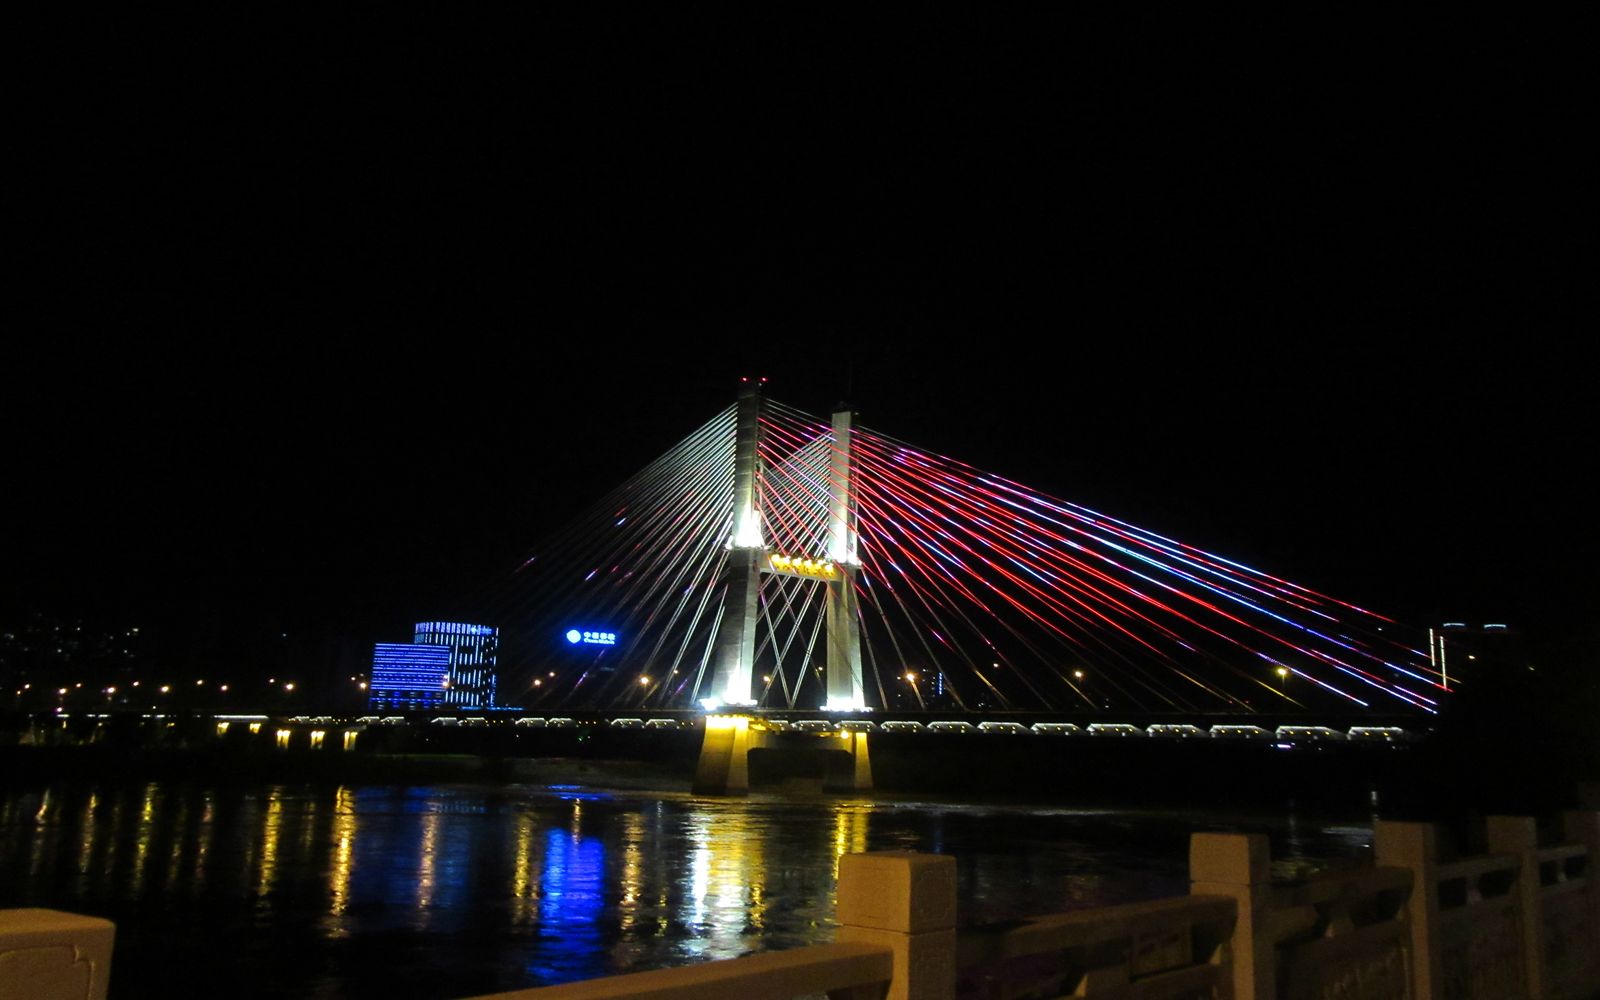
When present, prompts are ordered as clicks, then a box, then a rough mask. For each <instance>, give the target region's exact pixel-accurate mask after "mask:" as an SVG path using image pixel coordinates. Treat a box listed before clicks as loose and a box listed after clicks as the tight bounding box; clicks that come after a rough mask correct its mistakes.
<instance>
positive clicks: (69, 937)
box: [0, 910, 116, 1000]
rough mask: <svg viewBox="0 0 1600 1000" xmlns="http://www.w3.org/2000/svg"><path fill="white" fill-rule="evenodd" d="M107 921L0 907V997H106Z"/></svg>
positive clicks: (83, 999) (50, 999) (34, 999)
mask: <svg viewBox="0 0 1600 1000" xmlns="http://www.w3.org/2000/svg"><path fill="white" fill-rule="evenodd" d="M115 933H116V928H115V927H114V926H113V925H112V923H111V921H109V920H100V919H98V918H96V917H80V916H78V915H77V914H74V913H61V912H58V911H56V910H0V1000H105V996H106V983H107V981H108V980H109V978H110V976H111V942H112V937H113V935H114V934H115Z"/></svg>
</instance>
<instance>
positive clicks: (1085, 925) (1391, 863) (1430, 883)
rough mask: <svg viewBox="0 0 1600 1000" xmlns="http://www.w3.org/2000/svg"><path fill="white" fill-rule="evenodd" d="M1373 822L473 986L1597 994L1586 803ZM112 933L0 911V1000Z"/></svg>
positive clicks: (842, 882)
mask: <svg viewBox="0 0 1600 1000" xmlns="http://www.w3.org/2000/svg"><path fill="white" fill-rule="evenodd" d="M1375 833H1376V840H1377V858H1376V860H1377V864H1376V865H1374V866H1364V867H1361V868H1356V869H1351V870H1345V871H1336V872H1330V873H1327V874H1324V875H1321V876H1318V877H1315V878H1312V879H1309V880H1306V881H1304V882H1299V883H1295V884H1289V885H1280V884H1274V883H1273V881H1272V880H1271V877H1270V861H1271V859H1270V857H1269V856H1268V853H1269V852H1268V846H1267V840H1266V838H1265V837H1263V836H1261V835H1259V834H1204V833H1202V834H1195V835H1193V837H1192V838H1191V840H1190V855H1189V867H1190V879H1191V883H1190V894H1189V895H1188V896H1182V897H1177V898H1172V899H1162V900H1156V901H1153V902H1148V903H1134V904H1127V905H1122V906H1111V907H1101V908H1098V909H1092V910H1079V911H1074V912H1069V913H1059V914H1054V915H1049V916H1042V917H1035V918H1031V919H1028V920H1023V921H1016V922H1012V923H1009V924H1005V925H997V926H989V927H974V928H966V929H962V930H960V931H958V930H957V929H956V877H955V873H956V862H955V859H953V858H950V857H947V856H940V855H928V854H914V853H907V852H881V853H869V854H850V855H845V856H844V857H842V858H840V861H839V896H838V917H839V922H840V929H839V934H838V941H837V942H836V943H834V944H824V945H815V946H812V947H808V948H797V949H793V950H790V951H781V952H768V953H765V954H759V955H751V956H748V957H745V958H736V959H729V960H725V961H720V962H707V963H704V964H700V965H692V966H686V967H682V968H676V969H662V970H658V971H653V972H641V973H634V974H630V975H620V976H611V977H607V978H602V979H594V980H589V981H586V982H579V983H569V984H566V985H562V986H552V987H545V988H542V989H528V990H517V991H513V992H509V993H498V994H494V995H493V996H492V998H480V1000H611V998H618V1000H620V998H651V1000H720V998H728V1000H735V998H738V1000H786V998H792V997H798V996H803V995H807V994H813V995H814V994H820V993H826V994H827V995H828V996H830V997H834V998H848V1000H867V998H878V997H888V998H891V1000H954V998H955V997H957V996H972V997H982V998H984V1000H991V998H992V1000H1005V998H1010V997H1024V996H1027V997H1032V996H1062V995H1070V996H1085V997H1095V996H1100V997H1111V996H1116V997H1121V998H1126V1000H1155V998H1157V997H1216V998H1228V997H1233V998H1236V1000H1268V998H1272V1000H1278V998H1290V1000H1300V998H1334V997H1338V998H1372V1000H1406V998H1413V997H1414V998H1417V1000H1435V998H1449V1000H1458V998H1459V1000H1472V998H1478V997H1495V998H1519V997H1526V998H1530V1000H1544V998H1551V1000H1564V998H1580V997H1593V996H1600V878H1597V877H1596V871H1595V868H1594V867H1593V866H1594V865H1595V863H1596V862H1595V859H1596V858H1600V813H1596V812H1583V813H1569V814H1567V815H1566V816H1565V818H1564V826H1563V830H1562V833H1563V839H1564V840H1565V841H1566V843H1563V844H1561V845H1559V846H1555V847H1545V848H1541V847H1539V846H1538V842H1537V836H1536V833H1537V828H1536V826H1535V823H1534V821H1533V820H1531V819H1526V818H1522V817H1490V818H1489V820H1488V823H1487V844H1488V847H1489V850H1490V852H1491V853H1489V854H1485V855H1482V856H1479V857H1473V858H1465V859H1460V860H1454V861H1449V862H1443V861H1441V860H1440V851H1439V838H1438V834H1437V831H1436V830H1435V829H1434V828H1433V827H1432V826H1430V825H1428V824H1421V823H1396V822H1385V821H1380V822H1379V823H1378V824H1377V826H1376V829H1375ZM111 933H112V928H111V925H110V924H109V923H107V922H106V921H103V920H93V919H91V918H82V917H73V916H71V915H68V914H60V913H54V912H53V911H49V910H12V911H0V1000H12V998H22V997H27V998H30V1000H32V998H35V997H48V998H51V1000H56V998H61V1000H67V998H71V1000H79V998H87V1000H96V998H103V997H104V996H105V981H106V973H107V971H108V970H109V967H110V946H111Z"/></svg>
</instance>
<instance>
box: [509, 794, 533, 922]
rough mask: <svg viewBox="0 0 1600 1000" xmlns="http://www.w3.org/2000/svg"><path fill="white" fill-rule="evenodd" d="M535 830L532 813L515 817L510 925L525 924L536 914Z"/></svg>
mask: <svg viewBox="0 0 1600 1000" xmlns="http://www.w3.org/2000/svg"><path fill="white" fill-rule="evenodd" d="M537 829H538V823H537V821H536V819H535V817H534V816H533V814H532V813H521V814H519V815H518V816H517V830H516V838H517V847H516V858H515V861H514V863H513V865H512V876H511V889H512V897H511V920H512V923H517V924H523V923H527V922H528V921H530V920H532V919H533V918H534V916H535V914H536V913H537V912H538V910H537V908H536V906H535V904H537V903H538V901H539V887H538V885H537V883H536V882H535V881H534V878H533V873H534V872H535V871H536V870H538V867H539V865H538V862H537V859H536V858H535V857H534V848H535V845H537V844H538V842H539V841H538V840H537V838H535V837H534V833H535V832H536V830H537Z"/></svg>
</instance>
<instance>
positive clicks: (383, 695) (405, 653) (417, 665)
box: [367, 642, 450, 711]
mask: <svg viewBox="0 0 1600 1000" xmlns="http://www.w3.org/2000/svg"><path fill="white" fill-rule="evenodd" d="M449 681H450V648H449V647H448V646H428V645H418V644H416V643H411V644H402V643H390V642H380V643H378V644H377V645H376V646H374V647H373V649H372V678H371V680H370V681H369V682H368V685H367V695H368V698H367V704H368V705H369V706H370V707H371V708H372V710H373V711H379V710H395V711H406V710H423V711H425V710H427V709H430V708H439V707H441V706H443V705H444V704H445V700H444V696H445V693H446V692H447V691H448V690H449V687H448V685H449Z"/></svg>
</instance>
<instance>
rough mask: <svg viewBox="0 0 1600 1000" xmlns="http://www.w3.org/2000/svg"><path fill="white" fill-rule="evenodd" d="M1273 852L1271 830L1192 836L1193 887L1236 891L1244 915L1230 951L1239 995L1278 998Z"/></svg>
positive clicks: (1193, 890)
mask: <svg viewBox="0 0 1600 1000" xmlns="http://www.w3.org/2000/svg"><path fill="white" fill-rule="evenodd" d="M1271 861H1272V852H1271V847H1270V845H1269V844H1268V843H1267V838H1266V835H1265V834H1260V833H1195V834H1190V836H1189V892H1190V894H1191V895H1196V896H1201V895H1205V896H1231V897H1233V900H1234V902H1235V903H1236V904H1237V905H1238V910H1239V917H1238V921H1237V922H1236V923H1235V924H1234V927H1233V937H1232V939H1231V941H1230V943H1229V950H1230V952H1231V955H1232V960H1233V996H1234V1000H1276V997H1277V995H1278V993H1277V989H1278V984H1277V973H1278V969H1277V955H1276V954H1275V946H1276V942H1274V941H1273V940H1272V939H1271V937H1270V935H1269V933H1268V930H1267V926H1268V918H1269V916H1270V911H1271V908H1272V875H1271Z"/></svg>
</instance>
